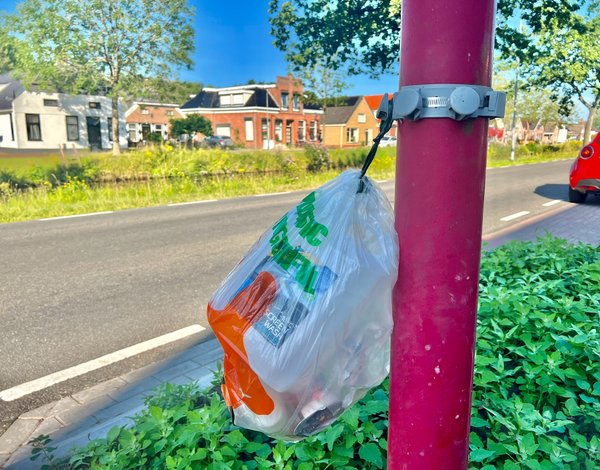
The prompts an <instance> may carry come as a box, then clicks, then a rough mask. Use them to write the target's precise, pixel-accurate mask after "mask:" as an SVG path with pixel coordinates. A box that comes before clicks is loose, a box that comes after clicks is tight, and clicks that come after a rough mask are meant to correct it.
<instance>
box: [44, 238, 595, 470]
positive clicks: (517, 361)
mask: <svg viewBox="0 0 600 470" xmlns="http://www.w3.org/2000/svg"><path fill="white" fill-rule="evenodd" d="M599 283H600V248H597V247H596V248H593V247H591V246H585V245H575V246H574V245H569V244H568V243H567V242H565V241H564V240H557V239H552V238H550V237H547V238H545V239H542V240H539V242H538V243H536V244H533V243H529V242H527V243H523V242H513V243H511V244H509V245H506V246H503V247H500V248H497V249H496V250H494V251H492V252H487V253H484V255H483V258H482V265H481V282H480V306H479V311H480V313H479V319H478V337H477V354H476V360H475V375H474V390H473V413H472V421H471V426H472V432H471V444H470V445H471V455H470V458H471V463H470V468H471V469H476V468H481V469H485V470H492V469H495V468H498V469H504V470H512V469H520V468H527V469H556V468H564V469H573V470H575V469H590V470H591V469H595V468H598V467H599V465H600V439H598V435H599V433H600V399H599V397H600V362H599V361H598V357H599V355H600V332H599V330H600V329H599V328H598V327H599V326H600V325H599V321H598V316H599V312H600V292H599V291H598V284H599ZM214 385H215V384H213V387H212V388H210V389H209V390H208V391H206V392H205V393H201V392H200V390H198V388H197V387H195V386H193V385H191V386H190V385H187V386H174V385H168V384H167V385H163V386H161V387H160V388H159V389H158V391H157V392H156V395H155V396H154V397H153V398H150V399H148V400H147V403H146V404H147V405H148V408H147V409H145V410H144V411H143V412H142V413H141V414H140V415H138V416H136V417H135V418H134V419H133V423H132V427H131V428H129V429H126V428H113V429H111V430H110V431H109V433H108V436H107V438H106V439H97V440H94V441H91V442H90V443H89V444H88V445H87V446H86V447H85V448H82V449H78V450H76V451H75V452H74V453H73V455H72V456H71V458H70V463H67V462H63V463H62V464H61V465H63V467H60V466H57V467H56V468H89V467H92V468H98V469H104V468H106V469H126V468H127V469H128V468H149V469H153V468H156V469H163V468H167V469H179V468H181V469H184V468H192V469H195V468H202V469H205V468H206V469H221V468H223V469H225V468H233V469H237V468H247V469H258V468H260V469H262V468H282V469H299V470H308V469H312V468H323V469H324V468H336V469H337V468H340V469H351V468H361V469H363V468H364V469H370V468H383V466H384V462H385V458H386V452H387V408H388V397H389V395H388V393H389V391H388V381H387V380H386V381H385V382H384V383H383V384H382V385H381V386H379V387H377V388H375V389H374V390H371V391H370V392H369V393H368V394H367V395H366V396H365V398H364V399H363V400H361V401H360V402H359V403H358V404H357V405H355V406H354V407H352V408H351V409H349V410H347V411H346V413H344V415H342V417H341V418H340V419H339V420H338V421H337V422H336V423H334V424H333V425H332V426H330V427H329V428H328V429H326V430H324V431H323V432H321V433H319V434H317V435H316V436H312V437H310V438H307V439H305V440H304V441H302V442H299V443H287V444H286V443H283V442H277V441H274V440H272V439H270V438H268V437H266V436H265V435H263V434H261V433H257V432H253V431H247V430H244V429H239V428H237V427H235V426H233V425H232V424H231V422H230V419H229V417H228V412H227V409H226V407H225V406H224V404H223V402H222V400H221V398H220V396H219V395H218V393H217V389H218V387H216V386H214ZM38 441H40V439H38ZM41 441H43V443H44V444H43V445H42V447H44V448H45V452H44V449H40V450H36V451H34V452H35V453H36V455H40V454H42V453H44V454H45V455H46V458H48V447H47V446H48V445H49V441H47V440H45V439H43V438H42V439H41ZM39 448H40V445H39V442H38V449H39ZM50 457H51V455H50ZM54 464H56V463H55V462H54Z"/></svg>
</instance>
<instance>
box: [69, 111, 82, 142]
mask: <svg viewBox="0 0 600 470" xmlns="http://www.w3.org/2000/svg"><path fill="white" fill-rule="evenodd" d="M67 140H68V141H69V142H77V141H78V140H79V118H78V117H77V116H67Z"/></svg>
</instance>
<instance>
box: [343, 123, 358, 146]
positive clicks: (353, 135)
mask: <svg viewBox="0 0 600 470" xmlns="http://www.w3.org/2000/svg"><path fill="white" fill-rule="evenodd" d="M346 142H348V143H349V144H356V143H357V142H358V129H357V128H356V127H348V128H347V129H346Z"/></svg>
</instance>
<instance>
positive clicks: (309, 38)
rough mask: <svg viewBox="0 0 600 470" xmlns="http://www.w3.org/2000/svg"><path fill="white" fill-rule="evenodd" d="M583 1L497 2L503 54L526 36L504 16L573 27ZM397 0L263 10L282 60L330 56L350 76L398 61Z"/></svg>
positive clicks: (280, 3)
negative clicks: (265, 12) (576, 13)
mask: <svg viewBox="0 0 600 470" xmlns="http://www.w3.org/2000/svg"><path fill="white" fill-rule="evenodd" d="M585 3H586V0H539V1H536V2H532V1H531V0H499V1H498V20H497V40H496V45H497V47H498V49H499V50H500V51H501V52H502V53H503V54H505V55H513V54H515V53H519V54H520V55H523V56H524V55H526V53H527V52H526V51H527V49H528V47H529V45H530V43H531V38H530V36H529V35H527V34H525V33H523V32H522V31H519V30H518V27H517V26H516V25H515V24H514V22H510V21H509V20H510V19H511V18H512V17H513V14H514V12H515V11H520V12H521V17H522V19H523V21H524V22H525V24H526V25H527V26H528V27H529V29H530V31H531V32H533V33H538V32H540V31H541V30H542V29H543V28H544V27H545V26H546V25H547V24H549V23H550V22H558V23H560V24H562V25H564V26H565V27H567V26H577V22H576V21H575V19H574V18H573V14H574V12H576V11H578V10H579V9H580V7H581V6H582V5H584V4H585ZM400 7H401V1H400V0H370V1H368V2H365V1H363V0H345V1H343V2H342V1H337V2H334V1H331V0H271V2H270V5H269V14H270V22H271V34H272V35H273V37H274V38H275V41H274V44H275V46H276V47H277V48H278V49H280V50H282V51H283V52H285V54H286V58H287V60H288V62H290V63H291V64H294V65H297V66H313V65H315V64H316V63H317V62H318V61H319V59H320V58H322V57H328V58H329V57H334V56H335V60H334V61H333V62H331V64H330V65H332V66H334V68H335V69H340V68H342V67H343V66H345V67H347V71H348V73H349V74H351V75H355V74H359V73H369V74H370V75H372V76H374V77H377V76H379V75H380V74H381V73H384V72H389V71H391V70H392V68H393V67H394V66H395V65H396V64H397V62H398V49H399V48H398V44H399V42H400Z"/></svg>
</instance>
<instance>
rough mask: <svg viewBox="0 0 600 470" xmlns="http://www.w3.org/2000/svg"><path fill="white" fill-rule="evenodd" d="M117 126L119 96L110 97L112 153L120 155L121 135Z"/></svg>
mask: <svg viewBox="0 0 600 470" xmlns="http://www.w3.org/2000/svg"><path fill="white" fill-rule="evenodd" d="M120 128H121V126H119V97H118V96H116V95H113V97H112V135H113V155H121V144H120V142H121V135H120V132H119V131H120Z"/></svg>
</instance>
